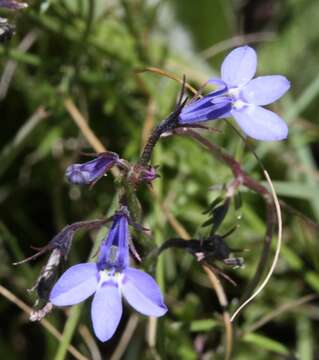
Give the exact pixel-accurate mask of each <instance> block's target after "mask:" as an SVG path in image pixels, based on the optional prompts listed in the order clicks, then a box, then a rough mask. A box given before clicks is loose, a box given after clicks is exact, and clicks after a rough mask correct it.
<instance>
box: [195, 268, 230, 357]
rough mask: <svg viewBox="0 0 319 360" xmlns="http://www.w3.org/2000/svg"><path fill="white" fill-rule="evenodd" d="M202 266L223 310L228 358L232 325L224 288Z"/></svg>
mask: <svg viewBox="0 0 319 360" xmlns="http://www.w3.org/2000/svg"><path fill="white" fill-rule="evenodd" d="M202 266H203V269H204V270H205V272H206V274H207V276H208V279H209V281H210V283H211V284H212V286H213V288H214V290H215V292H216V295H217V298H218V301H219V303H220V305H221V307H222V310H223V319H224V324H225V330H226V346H225V347H226V350H225V357H224V359H225V360H229V359H230V356H231V353H232V348H233V327H232V323H231V321H230V316H229V313H228V311H227V307H228V301H227V297H226V294H225V292H224V289H223V287H222V286H221V284H220V281H219V280H218V278H217V276H216V275H215V274H214V273H213V272H212V271H211V269H210V268H209V267H208V266H207V265H202Z"/></svg>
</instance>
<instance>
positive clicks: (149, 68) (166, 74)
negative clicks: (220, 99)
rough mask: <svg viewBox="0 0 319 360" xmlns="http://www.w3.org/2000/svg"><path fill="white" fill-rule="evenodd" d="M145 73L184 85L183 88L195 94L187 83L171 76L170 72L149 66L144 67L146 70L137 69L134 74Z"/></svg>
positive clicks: (193, 89)
mask: <svg viewBox="0 0 319 360" xmlns="http://www.w3.org/2000/svg"><path fill="white" fill-rule="evenodd" d="M146 71H149V72H153V73H155V74H158V75H161V76H165V77H167V78H169V79H172V80H175V81H177V82H178V83H179V84H181V85H183V83H185V87H186V88H187V89H188V90H190V91H191V92H192V93H193V94H194V95H195V94H197V90H196V89H195V88H194V87H193V86H191V85H190V84H188V83H187V82H184V80H183V78H179V77H178V76H176V75H175V74H173V73H171V72H168V71H165V70H162V69H160V68H157V67H153V66H150V67H146V68H143V69H139V70H137V71H136V72H137V73H142V72H146Z"/></svg>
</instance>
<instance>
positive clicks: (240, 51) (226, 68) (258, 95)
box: [179, 46, 290, 141]
mask: <svg viewBox="0 0 319 360" xmlns="http://www.w3.org/2000/svg"><path fill="white" fill-rule="evenodd" d="M256 68H257V55H256V52H255V50H254V49H252V48H251V47H249V46H242V47H239V48H236V49H234V50H233V51H231V52H230V53H229V54H228V55H227V56H226V58H225V60H224V62H223V64H222V66H221V80H220V79H210V80H209V81H208V82H209V83H212V84H217V85H218V86H220V88H219V89H218V90H216V91H213V92H211V93H209V94H207V95H206V96H204V97H203V98H202V99H199V100H196V101H194V102H193V103H190V104H189V105H186V106H185V107H184V109H183V110H182V112H181V114H180V117H179V124H181V125H183V124H194V123H197V122H201V121H208V120H214V119H219V118H225V117H228V116H233V117H234V118H235V120H236V122H237V123H238V125H239V126H240V127H241V129H242V130H243V131H244V133H245V134H247V135H248V136H250V137H252V138H254V139H257V140H266V141H271V140H283V139H285V138H286V137H287V135H288V127H287V124H286V123H285V122H284V121H283V120H282V119H281V118H280V117H279V116H278V115H277V114H275V113H274V112H272V111H270V110H267V109H265V108H263V107H262V106H263V105H268V104H271V103H272V102H274V101H276V100H277V99H279V98H280V97H281V96H283V95H284V94H285V93H286V91H288V90H289V88H290V82H289V81H288V80H287V79H286V78H285V77H284V76H281V75H270V76H260V77H257V78H255V79H253V77H254V75H255V73H256Z"/></svg>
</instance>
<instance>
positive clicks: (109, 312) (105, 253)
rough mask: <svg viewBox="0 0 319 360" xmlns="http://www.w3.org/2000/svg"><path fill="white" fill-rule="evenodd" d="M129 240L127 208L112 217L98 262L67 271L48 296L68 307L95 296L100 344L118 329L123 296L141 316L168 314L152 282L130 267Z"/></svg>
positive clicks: (93, 314) (94, 320)
mask: <svg viewBox="0 0 319 360" xmlns="http://www.w3.org/2000/svg"><path fill="white" fill-rule="evenodd" d="M129 240H130V234H129V230H128V215H127V209H125V208H123V209H122V210H120V211H118V212H117V213H116V215H115V216H114V218H113V223H112V226H111V229H110V231H109V233H108V235H107V238H106V239H105V240H104V242H103V243H102V245H101V249H100V254H99V258H98V261H97V263H84V264H78V265H75V266H72V267H71V268H69V269H68V270H67V271H66V272H65V273H64V274H63V275H62V276H61V278H60V279H59V280H58V282H57V283H56V284H55V286H54V287H53V289H52V292H51V295H50V301H51V302H52V304H53V305H55V306H69V305H74V304H77V303H79V302H81V301H83V300H85V299H87V298H88V297H89V296H91V295H93V294H94V297H93V301H92V307H91V317H92V323H93V329H94V332H95V335H96V336H97V337H98V338H99V340H101V341H107V340H109V339H110V338H111V337H112V336H113V334H114V333H115V330H116V329H117V327H118V324H119V322H120V319H121V316H122V295H123V296H124V298H125V299H126V301H127V302H128V303H129V304H130V305H131V306H132V307H133V308H134V309H135V310H137V311H138V312H140V313H142V314H144V315H148V316H162V315H164V314H165V313H166V311H167V308H166V306H165V304H164V302H163V297H162V295H161V291H160V288H159V287H158V285H157V284H156V282H155V280H154V279H153V278H152V277H151V276H150V275H148V274H147V273H145V272H143V271H141V270H137V269H134V268H132V267H130V266H129V248H128V242H129Z"/></svg>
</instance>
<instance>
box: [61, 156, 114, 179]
mask: <svg viewBox="0 0 319 360" xmlns="http://www.w3.org/2000/svg"><path fill="white" fill-rule="evenodd" d="M118 161H119V156H118V155H117V154H116V153H113V152H105V153H101V154H100V155H99V156H97V157H96V158H95V159H93V160H91V161H88V162H86V163H83V164H72V165H70V166H69V167H68V168H67V169H66V171H65V176H66V178H67V179H68V181H69V182H70V183H71V184H79V185H82V184H92V183H95V182H96V181H97V180H99V179H100V178H101V177H102V176H103V175H104V174H105V173H106V172H107V171H108V170H110V169H111V167H112V166H113V165H115V164H116V163H117V162H118Z"/></svg>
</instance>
